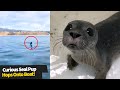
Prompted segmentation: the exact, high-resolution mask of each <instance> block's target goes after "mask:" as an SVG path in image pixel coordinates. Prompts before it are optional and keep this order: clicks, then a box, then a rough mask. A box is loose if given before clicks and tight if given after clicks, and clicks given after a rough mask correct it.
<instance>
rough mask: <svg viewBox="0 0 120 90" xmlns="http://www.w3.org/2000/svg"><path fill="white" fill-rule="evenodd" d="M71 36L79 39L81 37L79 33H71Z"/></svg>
mask: <svg viewBox="0 0 120 90" xmlns="http://www.w3.org/2000/svg"><path fill="white" fill-rule="evenodd" d="M70 36H72V37H73V38H77V37H80V36H81V35H80V34H78V33H73V32H70Z"/></svg>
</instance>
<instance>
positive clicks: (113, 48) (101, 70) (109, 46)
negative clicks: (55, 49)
mask: <svg viewBox="0 0 120 90" xmlns="http://www.w3.org/2000/svg"><path fill="white" fill-rule="evenodd" d="M62 43H63V45H64V46H65V47H67V48H68V49H69V50H70V51H71V52H72V54H70V55H68V58H67V61H68V62H67V67H68V68H69V69H70V70H73V68H74V67H75V66H77V65H78V64H79V63H80V62H82V63H85V64H88V65H91V66H93V67H94V68H95V69H96V76H95V79H105V78H106V75H107V72H108V71H109V69H110V67H111V65H112V61H113V60H114V59H115V58H116V57H118V56H119V55H120V12H118V13H116V14H114V15H112V16H110V17H109V18H107V19H105V20H103V21H101V22H99V23H97V24H96V25H93V24H91V23H90V22H87V21H83V20H74V21H71V22H69V23H68V25H67V26H66V28H65V29H64V31H63V39H62Z"/></svg>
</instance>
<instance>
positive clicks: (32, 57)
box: [0, 36, 50, 79]
mask: <svg viewBox="0 0 120 90" xmlns="http://www.w3.org/2000/svg"><path fill="white" fill-rule="evenodd" d="M35 37H36V38H37V40H38V47H36V46H37V40H36V39H35V38H32V37H29V38H27V36H0V65H47V68H48V73H43V79H49V78H50V36H35ZM26 38H27V39H26ZM25 39H26V40H25ZM24 42H25V44H26V47H27V48H34V47H36V48H35V49H33V50H29V49H27V48H26V47H25V45H24ZM30 42H32V47H31V45H30Z"/></svg>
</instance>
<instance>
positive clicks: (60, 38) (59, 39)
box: [55, 38, 63, 41]
mask: <svg viewBox="0 0 120 90" xmlns="http://www.w3.org/2000/svg"><path fill="white" fill-rule="evenodd" d="M62 39H63V38H58V39H56V40H55V41H57V40H62Z"/></svg>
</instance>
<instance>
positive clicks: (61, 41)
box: [53, 41, 62, 52]
mask: <svg viewBox="0 0 120 90" xmlns="http://www.w3.org/2000/svg"><path fill="white" fill-rule="evenodd" d="M60 43H62V41H59V42H57V43H56V44H55V45H54V46H53V52H54V50H55V47H56V46H57V45H59V44H60Z"/></svg>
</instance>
